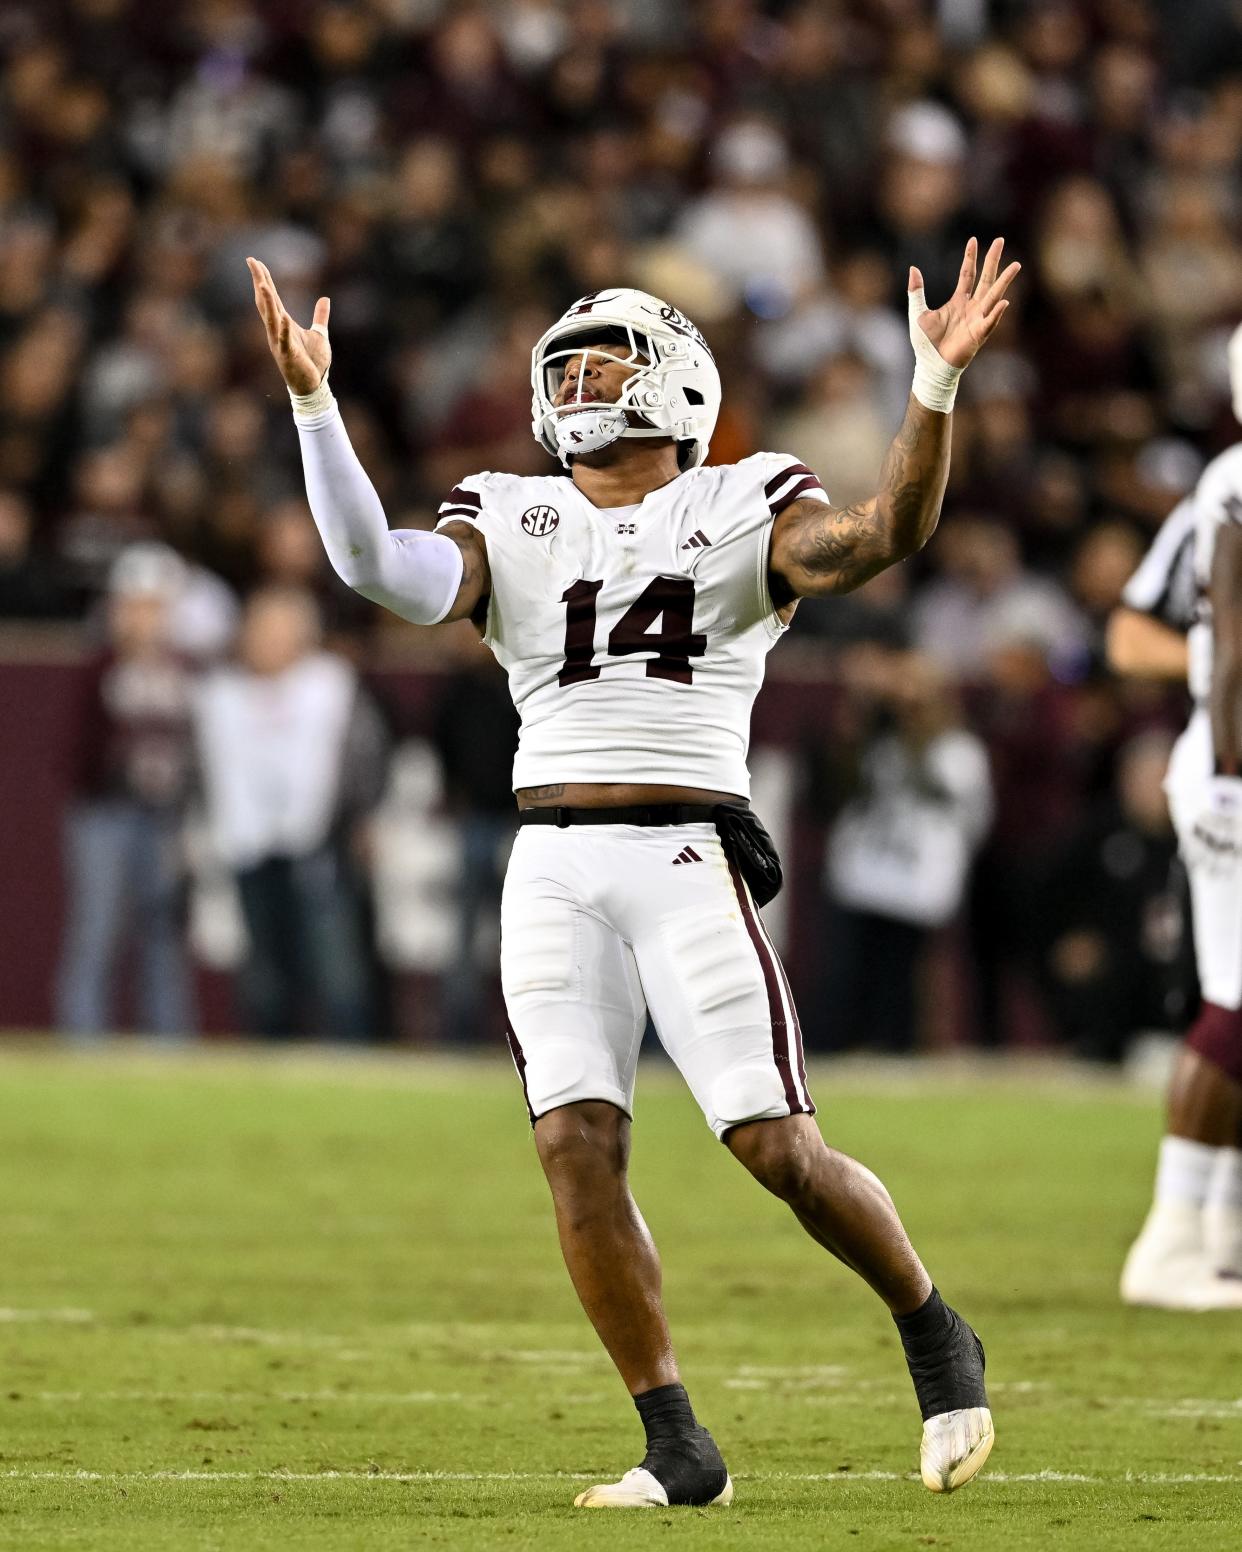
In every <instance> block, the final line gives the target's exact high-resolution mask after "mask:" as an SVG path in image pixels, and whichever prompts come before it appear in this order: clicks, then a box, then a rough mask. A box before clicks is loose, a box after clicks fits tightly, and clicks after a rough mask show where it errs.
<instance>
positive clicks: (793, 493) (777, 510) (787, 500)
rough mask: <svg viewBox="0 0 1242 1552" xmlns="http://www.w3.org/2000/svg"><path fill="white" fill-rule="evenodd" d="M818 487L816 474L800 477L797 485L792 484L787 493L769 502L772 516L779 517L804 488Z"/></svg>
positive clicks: (813, 488)
mask: <svg viewBox="0 0 1242 1552" xmlns="http://www.w3.org/2000/svg"><path fill="white" fill-rule="evenodd" d="M818 488H819V479H818V477H817V476H816V475H814V474H808V475H806V476H805V478H803V479H800V480H799V481H798V483H797V484H796V485H792V486H790V488H789V489H788V490H787V491H786V492H785V494H784V495H783V496H781V497H780V498H779V499H778V500H776V501H769V502H768V507H769V509H770V510H771V513H772V516H773V517H779V516H780V515H781V513H782V512H783V511H784V510H785V508H786V507H787V506H790V505H791V504H792V503H793V502H795V501H797V499H798V497H799V496H800V495H801V494H802V492H803V491H804V490H816V489H818Z"/></svg>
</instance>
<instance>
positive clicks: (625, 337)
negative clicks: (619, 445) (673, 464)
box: [535, 325, 669, 460]
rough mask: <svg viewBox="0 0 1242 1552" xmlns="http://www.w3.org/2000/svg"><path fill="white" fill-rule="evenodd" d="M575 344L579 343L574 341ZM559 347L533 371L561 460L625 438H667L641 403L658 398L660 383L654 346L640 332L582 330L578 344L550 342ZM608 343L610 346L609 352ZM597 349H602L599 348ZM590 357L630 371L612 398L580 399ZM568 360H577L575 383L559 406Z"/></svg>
mask: <svg viewBox="0 0 1242 1552" xmlns="http://www.w3.org/2000/svg"><path fill="white" fill-rule="evenodd" d="M577 341H581V343H578V342H577ZM552 344H553V345H554V346H556V347H557V348H555V349H551V350H547V351H545V352H544V354H543V355H542V356H541V357H540V358H539V360H538V362H537V363H536V366H535V372H536V374H537V376H538V377H539V378H540V380H541V384H542V388H543V396H544V398H545V399H546V401H547V404H548V407H549V408H548V412H547V416H546V418H547V422H548V424H549V428H550V430H551V433H552V436H553V437H554V439H555V441H556V445H557V448H558V449H559V451H560V454H561V458H562V460H565V459H568V458H572V457H575V456H577V455H579V454H582V453H593V452H597V451H599V449H600V448H604V447H608V446H610V445H611V444H612V443H613V442H616V441H619V440H620V439H621V438H622V437H623V436H626V435H631V436H644V437H668V435H669V433H668V432H667V431H662V430H660V429H659V428H657V427H654V426H652V424H651V422H650V421H649V420H647V419H646V418H645V417H644V416H643V414H642V412H641V410H640V408H639V405H640V403H642V402H643V401H644V398H646V399H647V402H649V403H651V404H652V405H653V407H654V400H651V399H650V398H649V397H648V396H650V395H651V394H653V393H655V394H657V395H658V397H659V398H660V399H662V398H663V395H662V394H659V385H658V384H657V383H656V382H655V378H654V375H653V374H654V363H655V362H656V360H657V359H658V358H657V357H656V354H655V350H654V348H653V346H652V342H651V341H650V340H649V339H648V338H646V337H645V336H644V335H641V334H638V333H637V332H636V331H635V330H634V329H633V328H632V327H630V326H629V325H625V326H618V325H609V326H608V327H605V328H597V329H583V330H581V331H580V332H579V333H578V335H577V338H576V340H575V339H574V338H572V337H571V338H562V339H561V340H559V341H557V340H554V341H552ZM609 345H611V346H612V347H613V348H612V349H608V348H607V347H608V346H609ZM601 346H603V347H605V348H602V349H601V348H600V347H601ZM592 357H594V358H595V359H596V360H599V361H616V362H619V363H620V364H621V365H622V366H628V367H631V368H633V370H632V372H631V374H630V376H629V377H627V378H626V380H625V382H624V383H623V384H622V385H621V391H620V393H619V394H618V395H617V397H616V398H615V399H614V400H611V401H609V402H595V401H593V400H592V399H590V398H584V397H583V395H584V394H589V393H590V391H591V385H590V382H589V380H588V377H587V363H588V361H589V360H590V359H591V358H592ZM571 361H579V362H581V365H580V367H579V369H578V380H577V382H576V383H575V385H574V392H573V393H572V395H571V396H570V397H569V398H568V399H566V400H565V401H564V402H563V403H561V404H557V403H556V396H557V394H558V393H560V391H561V386H562V384H563V383H564V381H565V374H566V372H567V371H568V369H569V363H570V362H571Z"/></svg>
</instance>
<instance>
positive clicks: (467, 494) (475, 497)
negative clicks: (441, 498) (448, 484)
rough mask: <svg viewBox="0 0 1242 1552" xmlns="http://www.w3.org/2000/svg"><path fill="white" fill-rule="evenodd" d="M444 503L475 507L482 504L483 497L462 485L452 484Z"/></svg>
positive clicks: (446, 504)
mask: <svg viewBox="0 0 1242 1552" xmlns="http://www.w3.org/2000/svg"><path fill="white" fill-rule="evenodd" d="M444 505H445V506H450V505H451V506H457V507H474V508H476V509H477V508H479V507H481V506H482V505H483V498H482V496H480V495H479V494H478V492H477V491H473V490H467V489H466V487H465V486H464V485H454V486H453V488H452V490H450V491H449V493H448V496H447V497H446V498H445V502H444Z"/></svg>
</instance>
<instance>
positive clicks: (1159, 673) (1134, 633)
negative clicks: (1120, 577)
mask: <svg viewBox="0 0 1242 1552" xmlns="http://www.w3.org/2000/svg"><path fill="white" fill-rule="evenodd" d="M1105 651H1106V653H1107V656H1108V666H1109V667H1110V668H1111V669H1112V670H1113V672H1114V673H1115V674H1124V675H1126V676H1127V677H1128V678H1131V679H1174V680H1184V679H1185V677H1186V672H1187V668H1188V666H1189V656H1190V653H1189V648H1188V645H1187V641H1186V637H1185V636H1184V635H1183V634H1182V633H1181V631H1179V630H1174V628H1173V627H1172V626H1171V625H1165V624H1164V622H1163V621H1162V620H1157V619H1154V618H1153V617H1152V616H1151V615H1150V614H1144V613H1143V612H1142V610H1141V609H1128V608H1126V607H1125V605H1124V604H1123V605H1119V606H1118V607H1117V608H1116V609H1114V610H1113V612H1112V613H1111V614H1110V615H1109V617H1108V630H1107V634H1106V636H1105Z"/></svg>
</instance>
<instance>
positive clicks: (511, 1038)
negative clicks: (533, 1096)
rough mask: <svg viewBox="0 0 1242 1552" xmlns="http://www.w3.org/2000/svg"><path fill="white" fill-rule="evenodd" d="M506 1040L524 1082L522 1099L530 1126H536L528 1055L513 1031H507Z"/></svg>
mask: <svg viewBox="0 0 1242 1552" xmlns="http://www.w3.org/2000/svg"><path fill="white" fill-rule="evenodd" d="M505 1039H506V1040H507V1041H508V1042H509V1055H510V1056H511V1057H512V1058H513V1065H514V1066H515V1067H516V1068H517V1075H518V1077H519V1078H520V1079H521V1080H522V1097H523V1098H524V1099H525V1101H526V1114H527V1115H528V1116H529V1117H530V1124H531V1125H532V1126H534V1124H535V1112H534V1111H533V1110H532V1109H531V1107H530V1090H529V1089H528V1088H527V1087H526V1053H525V1052H524V1051H523V1050H522V1047H521V1046H520V1045H519V1044H518V1037H517V1036H516V1035H515V1034H514V1033H513V1031H512V1030H511V1029H506V1030H505Z"/></svg>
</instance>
